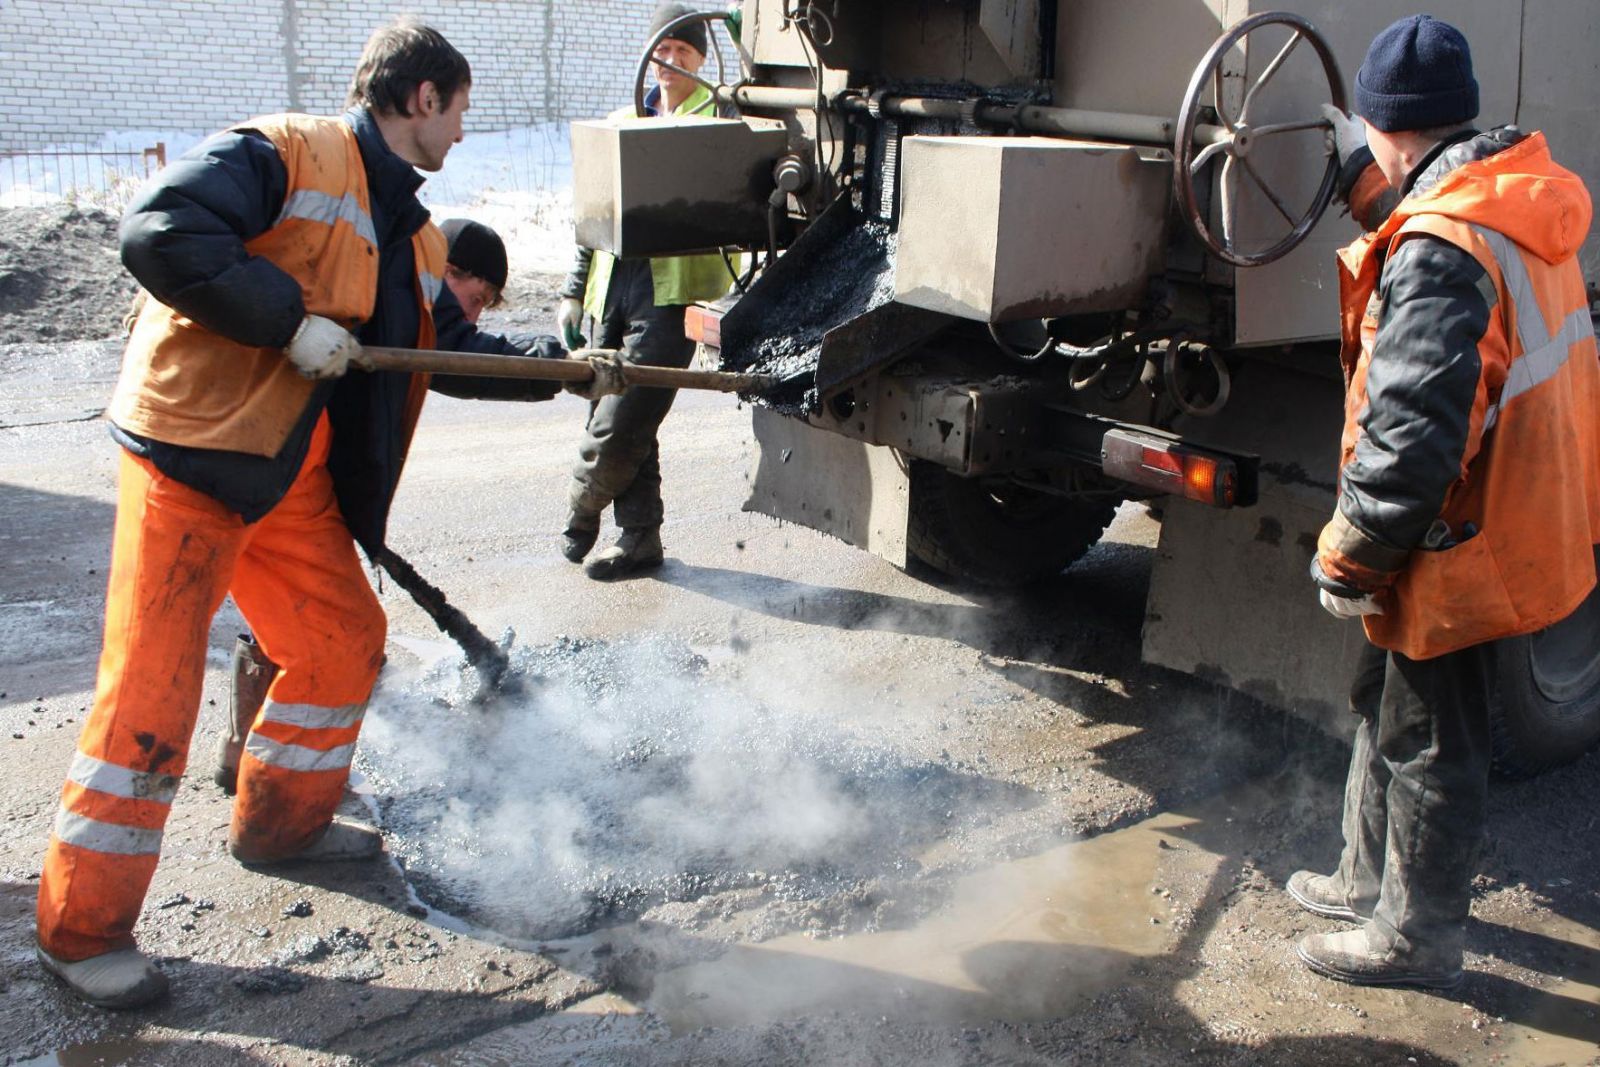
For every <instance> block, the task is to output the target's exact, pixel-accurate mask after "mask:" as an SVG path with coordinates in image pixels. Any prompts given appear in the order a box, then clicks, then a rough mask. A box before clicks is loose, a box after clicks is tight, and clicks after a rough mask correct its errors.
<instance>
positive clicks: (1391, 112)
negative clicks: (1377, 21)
mask: <svg viewBox="0 0 1600 1067" xmlns="http://www.w3.org/2000/svg"><path fill="white" fill-rule="evenodd" d="M1356 114H1357V115H1360V116H1361V117H1362V118H1363V119H1365V120H1366V121H1367V122H1369V123H1371V124H1372V125H1373V126H1376V127H1377V128H1378V129H1380V130H1382V131H1383V132H1384V133H1395V132H1397V131H1400V130H1426V129H1430V128H1432V127H1434V126H1453V125H1457V124H1460V123H1465V122H1469V121H1471V120H1472V119H1474V118H1476V117H1477V115H1478V81H1477V79H1476V78H1474V77H1473V76H1472V50H1471V49H1470V48H1468V47H1467V39H1466V38H1465V37H1463V36H1461V31H1460V30H1458V29H1456V28H1455V27H1454V26H1452V25H1450V24H1449V23H1448V22H1440V21H1439V20H1438V19H1436V18H1434V17H1433V16H1431V15H1412V16H1411V17H1410V18H1403V19H1401V20H1400V21H1399V22H1396V23H1395V24H1394V25H1392V26H1390V27H1389V28H1388V29H1386V30H1384V31H1383V32H1382V33H1380V34H1378V36H1376V37H1374V38H1373V39H1372V47H1370V48H1368V49H1367V58H1366V59H1365V60H1363V61H1362V63H1361V69H1360V70H1358V71H1356Z"/></svg>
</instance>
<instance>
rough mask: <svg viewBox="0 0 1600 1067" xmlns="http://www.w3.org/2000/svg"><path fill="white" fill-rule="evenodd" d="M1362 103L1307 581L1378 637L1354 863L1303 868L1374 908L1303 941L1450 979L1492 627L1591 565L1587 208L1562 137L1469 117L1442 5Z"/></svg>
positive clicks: (1594, 447)
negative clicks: (1339, 390) (1330, 434)
mask: <svg viewBox="0 0 1600 1067" xmlns="http://www.w3.org/2000/svg"><path fill="white" fill-rule="evenodd" d="M1355 100H1356V111H1357V114H1358V115H1359V116H1360V118H1359V119H1357V118H1351V117H1349V116H1346V115H1344V114H1342V113H1341V112H1339V111H1337V110H1335V109H1332V108H1329V109H1327V110H1328V117H1329V119H1330V122H1331V124H1332V126H1333V135H1334V140H1335V147H1336V150H1337V152H1338V155H1339V158H1340V161H1341V163H1342V164H1343V166H1342V168H1341V170H1342V183H1341V184H1342V190H1343V191H1344V193H1345V195H1346V197H1347V199H1348V202H1349V205H1350V208H1351V213H1352V215H1354V216H1355V218H1356V219H1357V220H1358V221H1359V222H1361V223H1362V225H1363V227H1364V228H1365V229H1366V230H1367V231H1368V232H1367V233H1366V234H1365V236H1363V237H1362V238H1361V239H1360V240H1358V241H1356V242H1355V243H1354V244H1352V245H1350V246H1349V247H1348V248H1345V249H1344V250H1342V251H1341V252H1340V255H1339V260H1340V267H1341V270H1340V276H1341V304H1342V332H1343V349H1342V359H1343V362H1344V369H1345V379H1346V384H1347V397H1346V404H1345V429H1344V435H1343V441H1342V445H1341V452H1340V474H1339V494H1338V507H1337V510H1336V511H1335V513H1334V516H1333V519H1332V521H1330V522H1329V523H1328V525H1327V526H1326V528H1325V529H1324V530H1323V531H1322V535H1321V537H1320V539H1319V542H1318V548H1317V554H1316V558H1315V560H1314V562H1313V565H1312V577H1313V579H1314V580H1315V582H1316V584H1317V585H1318V587H1319V591H1320V596H1321V599H1322V603H1323V605H1324V607H1326V608H1327V609H1328V610H1329V611H1330V612H1332V613H1333V614H1334V615H1336V616H1339V617H1341V618H1357V617H1358V618H1360V619H1361V620H1362V621H1363V623H1364V624H1365V627H1366V634H1367V637H1368V639H1369V642H1370V643H1369V646H1368V649H1367V652H1366V654H1365V657H1364V658H1363V661H1362V664H1361V667H1360V670H1359V671H1358V675H1357V678H1356V682H1355V685H1354V687H1353V689H1352V693H1351V704H1352V708H1353V710H1354V711H1355V712H1356V713H1357V714H1358V715H1359V716H1360V717H1361V722H1360V725H1359V726H1358V728H1357V732H1356V738H1355V746H1354V752H1353V754H1352V759H1351V766H1350V775H1349V779H1348V781H1347V784H1346V791H1345V816H1344V838H1345V846H1344V852H1343V855H1342V856H1341V859H1340V862H1339V868H1338V870H1337V871H1336V872H1334V873H1333V874H1332V875H1320V874H1313V873H1311V872H1309V871H1299V872H1297V873H1295V874H1294V875H1293V876H1291V877H1290V879H1289V883H1288V887H1287V888H1288V892H1289V894H1290V895H1291V896H1292V897H1293V898H1294V899H1295V900H1296V901H1297V902H1298V903H1300V904H1301V905H1302V906H1304V907H1305V908H1307V909H1309V910H1310V911H1312V912H1314V913H1316V914H1318V915H1322V916H1325V917H1329V918H1336V919H1343V920H1345V921H1348V922H1353V923H1357V924H1359V925H1357V926H1356V927H1355V928H1353V929H1349V930H1344V931H1341V932H1337V933H1323V934H1313V935H1310V936H1308V937H1306V938H1305V939H1304V940H1302V941H1301V942H1300V945H1299V955H1300V957H1301V959H1302V960H1303V961H1304V962H1305V963H1306V964H1307V965H1308V966H1310V967H1311V968H1312V969H1313V970H1315V971H1317V972H1318V973H1320V974H1323V975H1326V976H1328V977H1331V978H1335V979H1339V980H1342V981H1347V982H1353V983H1358V984H1370V985H1423V986H1439V987H1446V986H1451V985H1454V984H1456V983H1457V982H1459V981H1460V980H1461V977H1462V947H1463V938H1464V930H1465V923H1466V919H1467V912H1468V904H1469V888H1470V884H1471V877H1472V873H1473V867H1474V863H1475V858H1476V854H1477V849H1478V846H1479V843H1480V839H1481V837H1482V833H1483V819H1484V806H1485V800H1486V795H1487V791H1488V778H1489V764H1490V730H1489V710H1488V705H1487V699H1488V698H1487V693H1488V690H1489V680H1490V679H1489V675H1488V669H1489V667H1488V655H1487V653H1488V649H1489V645H1490V643H1491V642H1493V641H1495V640H1496V639H1499V638H1504V637H1509V636H1512V635H1517V634H1526V633H1530V632H1532V631H1534V630H1538V629H1540V628H1542V627H1545V626H1548V625H1550V624H1551V623H1554V622H1557V621H1559V620H1560V619H1562V618H1565V617H1566V616H1567V615H1569V614H1570V613H1571V612H1572V611H1573V610H1574V609H1575V608H1576V607H1577V606H1578V605H1579V604H1580V603H1581V602H1582V601H1583V600H1584V598H1585V597H1586V596H1587V595H1588V593H1589V591H1590V590H1591V589H1592V588H1593V587H1594V585H1595V550H1594V549H1595V545H1596V544H1597V543H1600V362H1597V355H1596V349H1595V338H1594V331H1593V326H1592V324H1591V322H1590V317H1589V308H1588V298H1587V294H1586V292H1585V288H1584V282H1583V277H1582V275H1581V273H1580V270H1579V266H1578V261H1577V259H1576V256H1577V253H1578V250H1579V248H1580V247H1581V246H1582V244H1583V242H1584V238H1585V237H1586V236H1587V234H1588V230H1589V222H1590V216H1591V207H1590V200H1589V194H1588V193H1587V191H1586V190H1585V189H1584V186H1583V182H1582V181H1581V180H1580V179H1579V178H1578V177H1577V176H1576V175H1574V174H1572V173H1571V172H1569V171H1567V170H1565V169H1563V168H1562V167H1560V166H1558V165H1557V164H1556V163H1555V162H1554V161H1553V160H1552V159H1551V156H1550V150H1549V147H1548V145H1546V143H1545V139H1544V137H1543V135H1541V134H1538V133H1532V134H1527V133H1523V132H1521V131H1519V130H1517V129H1516V128H1514V127H1502V128H1499V129H1495V130H1491V131H1489V132H1488V133H1479V132H1478V131H1477V130H1475V129H1473V128H1472V126H1471V125H1470V123H1471V121H1472V120H1473V119H1474V118H1475V117H1476V116H1477V113H1478V85H1477V82H1476V80H1475V79H1474V77H1473V74H1472V58H1471V53H1470V50H1469V48H1468V45H1467V42H1466V40H1465V39H1464V38H1463V37H1462V35H1461V33H1460V32H1459V31H1458V30H1456V29H1455V28H1454V27H1452V26H1450V25H1448V24H1446V23H1443V22H1440V21H1437V20H1435V19H1432V18H1430V17H1428V16H1426V15H1417V16H1413V17H1410V18H1406V19H1401V20H1400V21H1399V22H1396V23H1395V24H1394V25H1392V26H1390V27H1388V28H1387V29H1385V30H1384V31H1383V32H1382V33H1380V34H1379V35H1378V36H1377V37H1376V38H1375V39H1374V41H1373V42H1372V45H1371V47H1370V49H1369V50H1368V52H1367V55H1366V58H1365V61H1364V62H1363V63H1362V65H1361V69H1360V72H1359V73H1358V74H1357V75H1356V86H1355ZM1363 120H1364V122H1363Z"/></svg>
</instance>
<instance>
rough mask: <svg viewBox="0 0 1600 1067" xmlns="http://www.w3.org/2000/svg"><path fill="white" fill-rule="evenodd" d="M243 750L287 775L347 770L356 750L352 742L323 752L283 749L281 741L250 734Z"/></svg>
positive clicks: (310, 749)
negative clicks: (295, 772) (296, 772)
mask: <svg viewBox="0 0 1600 1067" xmlns="http://www.w3.org/2000/svg"><path fill="white" fill-rule="evenodd" d="M244 750H245V751H246V752H248V753H250V755H252V756H254V757H255V758H256V759H258V760H260V761H261V762H262V763H265V764H267V765H268V766H271V767H282V768H283V769H284V770H286V771H337V770H342V769H344V768H346V767H348V766H350V757H351V756H352V755H354V754H355V750H356V746H355V742H354V741H352V742H351V743H350V744H348V745H340V746H339V747H338V748H330V749H328V750H327V751H325V752H324V751H322V750H321V749H316V748H306V747H305V746H304V745H286V744H284V743H283V742H282V741H274V740H272V738H270V737H262V736H261V735H260V734H258V733H252V734H251V735H250V738H249V740H247V741H245V743H244Z"/></svg>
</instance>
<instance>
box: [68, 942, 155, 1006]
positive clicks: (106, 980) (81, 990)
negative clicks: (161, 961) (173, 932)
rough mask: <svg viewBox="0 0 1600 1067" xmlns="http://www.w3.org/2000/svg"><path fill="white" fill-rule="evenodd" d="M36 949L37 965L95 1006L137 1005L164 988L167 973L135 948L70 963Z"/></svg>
mask: <svg viewBox="0 0 1600 1067" xmlns="http://www.w3.org/2000/svg"><path fill="white" fill-rule="evenodd" d="M37 953H38V956H39V964H40V966H42V967H43V968H44V969H45V970H47V971H49V972H50V973H51V974H53V975H55V976H56V977H57V978H59V979H61V981H62V982H64V983H66V986H67V988H68V989H71V990H72V991H73V992H74V993H76V994H78V996H79V997H81V998H82V999H83V1000H85V1001H87V1002H88V1003H90V1004H93V1005H94V1006H95V1007H97V1008H112V1009H120V1008H138V1007H142V1006H143V1005H145V1004H149V1003H152V1002H153V1001H156V1000H160V999H161V998H162V997H163V996H165V995H166V992H167V976H166V975H164V974H162V973H161V972H160V971H159V970H157V969H156V965H155V964H153V963H151V962H150V960H149V959H147V958H146V957H145V954H144V953H142V952H140V951H139V950H138V949H136V948H124V949H118V950H117V951H115V952H107V953H105V954H104V955H100V956H90V957H89V958H88V959H86V960H78V961H76V962H72V963H69V962H67V961H66V960H58V959H56V958H55V957H54V956H52V955H50V953H48V952H46V951H45V950H44V949H42V948H40V949H38V950H37Z"/></svg>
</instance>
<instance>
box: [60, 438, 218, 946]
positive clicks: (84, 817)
mask: <svg viewBox="0 0 1600 1067" xmlns="http://www.w3.org/2000/svg"><path fill="white" fill-rule="evenodd" d="M246 538H247V528H246V527H245V525H244V523H243V522H242V521H241V520H240V519H239V517H238V515H236V514H234V513H233V512H231V511H229V510H228V509H227V508H225V507H223V506H222V505H221V504H219V503H218V502H217V501H215V500H213V499H212V498H211V497H208V496H206V495H205V494H203V493H200V492H198V491H196V490H194V489H190V488H188V487H187V486H184V485H182V484H180V483H178V482H175V481H173V480H172V479H170V478H168V477H166V476H164V475H162V474H160V473H159V472H158V471H156V469H155V468H154V467H153V466H152V465H151V464H149V463H148V462H146V461H145V460H142V459H139V458H137V457H135V456H132V455H130V454H127V453H124V454H123V456H122V466H121V473H120V484H119V487H118V491H117V520H116V533H115V536H114V540H113V544H112V554H111V578H110V584H109V587H108V589H107V593H106V624H105V643H104V646H103V649H102V651H101V654H100V670H99V677H98V680H97V682H96V687H95V700H94V707H93V709H92V710H91V711H90V713H89V718H88V720H87V721H86V722H85V723H84V727H83V732H82V734H81V735H80V736H79V738H78V751H77V754H76V756H75V757H74V758H73V761H72V767H71V769H70V770H69V771H68V773H67V782H66V786H65V787H64V789H63V790H62V797H61V809H60V812H59V814H58V815H57V817H56V823H55V829H54V832H53V833H52V834H51V837H50V844H49V848H48V850H47V851H46V853H45V861H44V873H43V875H42V876H41V878H40V880H39V906H38V934H39V944H40V946H41V947H42V948H43V949H44V950H45V951H46V952H48V953H50V954H51V955H52V956H54V957H56V958H57V959H61V960H69V961H71V960H83V959H88V958H89V957H91V956H99V955H102V954H104V953H107V952H111V951H114V950H116V949H119V948H126V947H128V946H130V945H132V943H133V926H134V923H135V922H136V921H137V920H138V918H139V909H140V907H141V906H142V905H143V903H144V897H145V893H146V892H147V891H148V889H149V887H150V879H151V877H152V876H153V875H154V874H155V869H156V860H157V858H158V856H159V854H160V851H161V835H162V831H163V829H164V827H165V826H166V821H167V815H168V813H169V811H170V810H171V805H172V798H173V796H174V795H175V794H176V793H177V790H178V781H179V776H180V775H182V774H183V771H184V768H185V766H186V765H187V762H188V751H189V741H190V737H191V735H192V734H193V732H194V726H195V720H196V718H197V717H198V713H199V709H200V692H201V687H202V685H203V683H204V678H205V664H206V644H207V634H208V632H209V630H210V626H211V618H212V616H213V615H215V614H216V611H217V608H218V607H220V606H221V604H222V599H223V596H224V594H225V593H226V592H227V588H228V581H229V576H230V574H231V572H232V570H233V568H234V565H235V561H236V559H237V557H238V554H239V553H240V551H241V550H242V548H243V545H244V543H245V541H246Z"/></svg>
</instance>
